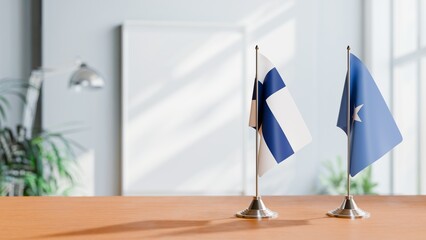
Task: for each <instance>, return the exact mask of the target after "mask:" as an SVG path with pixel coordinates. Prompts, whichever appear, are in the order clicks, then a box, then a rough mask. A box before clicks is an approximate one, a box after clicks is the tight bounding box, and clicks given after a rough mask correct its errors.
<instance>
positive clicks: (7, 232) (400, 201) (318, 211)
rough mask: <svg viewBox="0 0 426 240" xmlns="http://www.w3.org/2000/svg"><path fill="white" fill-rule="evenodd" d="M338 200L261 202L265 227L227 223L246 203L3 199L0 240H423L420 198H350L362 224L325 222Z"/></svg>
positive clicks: (425, 223)
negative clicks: (272, 214)
mask: <svg viewBox="0 0 426 240" xmlns="http://www.w3.org/2000/svg"><path fill="white" fill-rule="evenodd" d="M342 199H343V197H341V196H286V197H281V196H276V197H263V200H264V202H265V204H266V205H267V206H268V207H269V208H270V209H271V210H274V211H277V212H278V213H279V217H278V218H276V219H272V220H262V221H258V220H247V219H239V218H236V217H234V214H235V213H236V212H237V211H239V210H243V209H244V208H246V207H247V206H248V205H249V203H250V201H251V197H3V198H0V210H1V211H0V213H1V218H0V221H1V222H0V239H157V238H164V239H220V240H226V239H300V240H302V239H356V240H361V239H362V240H364V239H404V240H406V239H426V196H356V197H355V199H356V201H357V203H358V206H359V207H361V208H362V209H364V210H366V211H369V212H370V213H371V217H370V218H369V219H360V220H349V219H338V218H330V217H327V216H326V215H325V213H326V212H327V211H328V210H331V209H333V208H336V207H337V206H339V205H340V203H341V201H342Z"/></svg>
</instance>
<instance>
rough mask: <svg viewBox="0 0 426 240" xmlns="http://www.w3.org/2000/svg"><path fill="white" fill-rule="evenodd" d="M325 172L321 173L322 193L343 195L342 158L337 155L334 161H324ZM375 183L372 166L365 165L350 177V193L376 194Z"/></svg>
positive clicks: (344, 192) (344, 184)
mask: <svg viewBox="0 0 426 240" xmlns="http://www.w3.org/2000/svg"><path fill="white" fill-rule="evenodd" d="M324 168H325V172H324V174H323V175H321V177H320V179H321V185H322V187H321V190H320V193H323V194H333V195H344V194H346V177H347V169H346V166H344V164H343V161H342V158H341V157H337V158H336V160H335V161H327V162H325V163H324ZM377 185H378V184H377V183H376V182H374V181H373V176H372V168H371V166H369V167H367V168H366V169H365V170H364V171H362V172H361V173H359V174H357V175H356V176H355V177H353V178H352V179H351V193H352V194H355V195H369V194H377V192H376V191H375V189H376V187H377Z"/></svg>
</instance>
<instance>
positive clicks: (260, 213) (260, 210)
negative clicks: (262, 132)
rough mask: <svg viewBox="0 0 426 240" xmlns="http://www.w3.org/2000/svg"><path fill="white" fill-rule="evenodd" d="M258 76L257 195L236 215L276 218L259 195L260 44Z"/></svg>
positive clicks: (256, 78)
mask: <svg viewBox="0 0 426 240" xmlns="http://www.w3.org/2000/svg"><path fill="white" fill-rule="evenodd" d="M255 50H256V76H255V91H256V101H255V102H256V151H255V154H256V195H255V196H254V197H253V200H252V201H251V203H250V206H249V207H248V208H247V209H245V210H243V211H240V212H237V214H236V216H237V217H239V218H257V219H262V218H276V217H277V216H278V213H276V212H273V211H271V210H269V209H268V208H267V207H266V206H265V204H264V203H263V201H262V198H261V197H260V195H259V121H258V120H259V115H258V112H259V111H258V110H259V104H258V102H259V101H258V99H259V91H258V90H259V80H258V67H259V66H258V63H259V59H258V58H259V46H257V45H256V47H255Z"/></svg>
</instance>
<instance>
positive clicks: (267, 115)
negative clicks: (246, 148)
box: [249, 54, 312, 176]
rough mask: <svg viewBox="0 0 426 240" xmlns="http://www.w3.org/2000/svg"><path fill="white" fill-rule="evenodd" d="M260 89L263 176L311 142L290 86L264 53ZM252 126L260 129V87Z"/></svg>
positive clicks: (254, 94)
mask: <svg viewBox="0 0 426 240" xmlns="http://www.w3.org/2000/svg"><path fill="white" fill-rule="evenodd" d="M257 84H258V89H259V94H258V95H259V102H258V108H259V115H258V121H259V134H260V143H259V152H258V157H259V169H258V170H259V176H262V175H263V174H264V173H265V172H266V171H268V170H269V169H271V168H272V167H274V166H275V165H277V164H278V163H280V162H282V161H284V160H285V159H287V158H288V157H290V156H291V155H293V154H294V153H295V152H296V151H298V150H300V149H301V148H303V147H304V146H305V145H306V144H308V143H309V142H310V141H311V139H312V138H311V134H310V132H309V130H308V128H307V127H306V124H305V122H304V121H303V118H302V115H301V114H300V112H299V110H298V108H297V106H296V103H295V102H294V100H293V98H292V96H291V94H290V92H289V91H288V87H287V86H286V84H285V83H284V81H283V79H282V78H281V76H280V74H279V73H278V71H277V69H276V68H275V67H274V66H273V64H272V63H271V62H270V61H269V59H267V58H266V57H265V56H263V55H262V54H259V62H258V81H257ZM249 125H250V126H251V127H256V85H255V88H254V90H253V98H252V105H251V113H250V122H249Z"/></svg>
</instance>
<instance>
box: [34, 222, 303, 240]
mask: <svg viewBox="0 0 426 240" xmlns="http://www.w3.org/2000/svg"><path fill="white" fill-rule="evenodd" d="M217 221H226V222H221V223H214V222H217ZM308 224H309V220H277V219H276V220H266V221H258V220H247V219H235V220H234V221H231V222H230V221H229V219H220V220H213V221H207V220H148V221H138V222H130V223H123V224H116V225H109V226H105V227H98V228H88V229H83V230H77V231H68V232H62V233H54V234H48V235H43V236H38V237H35V238H41V239H43V238H49V237H57V238H58V237H72V236H74V237H78V236H88V235H97V234H99V235H100V234H114V233H125V232H139V231H147V230H155V229H178V228H187V229H185V230H177V231H173V232H166V233H163V234H158V235H155V236H153V237H167V236H185V235H191V234H203V233H204V234H208V233H216V232H235V231H250V230H256V229H264V228H285V227H295V226H302V225H308ZM188 228H189V229H188Z"/></svg>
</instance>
